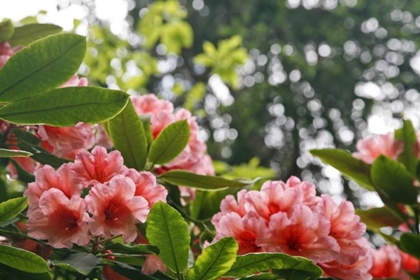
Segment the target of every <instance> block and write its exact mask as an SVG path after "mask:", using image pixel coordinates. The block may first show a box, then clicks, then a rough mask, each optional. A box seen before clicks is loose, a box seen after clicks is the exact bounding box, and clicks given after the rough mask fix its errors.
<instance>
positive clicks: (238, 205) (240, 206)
mask: <svg viewBox="0 0 420 280" xmlns="http://www.w3.org/2000/svg"><path fill="white" fill-rule="evenodd" d="M246 193H247V190H241V191H239V192H238V193H237V197H238V201H236V199H235V197H234V196H233V195H227V196H226V197H225V198H224V199H223V200H222V202H221V203H220V210H221V211H220V212H219V213H216V214H215V215H214V216H213V218H212V219H211V222H212V224H213V225H214V227H215V228H216V231H219V230H220V226H219V222H220V219H221V218H222V217H223V216H224V215H226V214H228V213H231V212H234V213H237V214H238V215H239V216H240V217H243V216H245V214H246V213H247V210H246V208H245V195H246Z"/></svg>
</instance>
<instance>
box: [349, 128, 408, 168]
mask: <svg viewBox="0 0 420 280" xmlns="http://www.w3.org/2000/svg"><path fill="white" fill-rule="evenodd" d="M356 148H357V152H355V153H353V157H355V158H358V159H361V160H362V161H364V162H366V163H367V164H372V163H373V162H374V160H375V159H376V158H377V157H378V156H379V155H385V156H388V157H390V158H391V159H394V160H395V159H397V157H398V155H399V154H400V153H401V152H402V150H403V148H404V144H403V142H402V141H397V140H395V139H394V134H393V133H392V132H390V133H388V134H382V135H372V136H368V137H366V138H364V139H360V140H359V141H357V144H356Z"/></svg>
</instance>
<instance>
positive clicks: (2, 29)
mask: <svg viewBox="0 0 420 280" xmlns="http://www.w3.org/2000/svg"><path fill="white" fill-rule="evenodd" d="M14 30H15V28H14V26H13V23H12V22H11V21H10V19H5V20H3V21H2V22H0V43H1V42H5V41H10V40H9V39H10V37H11V36H12V35H13V32H14ZM9 44H10V42H9Z"/></svg>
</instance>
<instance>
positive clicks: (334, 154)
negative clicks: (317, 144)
mask: <svg viewBox="0 0 420 280" xmlns="http://www.w3.org/2000/svg"><path fill="white" fill-rule="evenodd" d="M310 152H311V154H312V155H314V156H316V157H319V158H320V159H321V160H322V161H323V162H324V163H326V164H329V165H331V166H332V167H334V168H336V169H338V171H340V172H341V173H343V175H344V176H346V177H348V178H350V179H352V180H354V181H355V182H356V183H358V184H359V185H361V186H362V187H364V188H366V189H368V190H371V191H372V190H374V188H373V183H372V181H371V180H370V177H369V174H370V166H369V165H368V164H366V163H364V162H363V161H361V160H359V159H356V158H354V157H352V155H351V154H350V153H349V152H347V151H344V150H340V149H322V150H311V151H310Z"/></svg>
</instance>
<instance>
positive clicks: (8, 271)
mask: <svg viewBox="0 0 420 280" xmlns="http://www.w3.org/2000/svg"><path fill="white" fill-rule="evenodd" d="M0 279H7V280H22V279H31V280H51V279H52V277H51V275H50V273H49V272H44V273H28V272H24V271H20V270H18V269H15V268H11V267H10V266H6V265H4V264H1V263H0Z"/></svg>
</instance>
